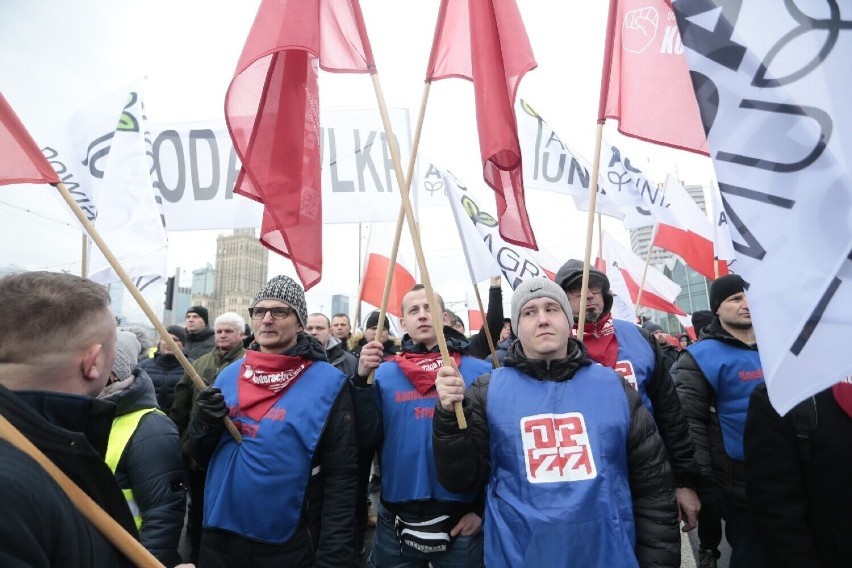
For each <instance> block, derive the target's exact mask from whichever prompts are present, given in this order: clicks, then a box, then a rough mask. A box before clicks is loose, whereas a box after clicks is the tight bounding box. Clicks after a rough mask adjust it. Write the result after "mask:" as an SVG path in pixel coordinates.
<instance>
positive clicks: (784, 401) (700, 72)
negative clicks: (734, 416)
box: [674, 0, 852, 414]
mask: <svg viewBox="0 0 852 568" xmlns="http://www.w3.org/2000/svg"><path fill="white" fill-rule="evenodd" d="M830 4H831V5H833V6H835V10H834V11H831V10H830V7H829V3H826V2H824V1H821V0H820V1H817V0H799V1H797V2H784V1H782V0H774V1H771V2H743V3H741V4H740V3H730V2H722V1H720V0H677V1H676V2H675V4H674V9H675V12H676V16H677V19H678V25H679V26H680V31H681V32H682V33H681V37H682V38H683V44H684V47H685V49H686V57H687V62H688V63H689V67H690V70H691V72H692V73H693V74H694V76H695V77H700V78H701V82H700V84H698V83H695V81H694V84H696V85H697V86H700V88H698V89H697V90H696V98H697V100H698V105H699V108H700V110H701V117H702V119H703V120H704V122H705V129H706V130H707V142H708V145H709V147H710V150H711V157H712V158H713V163H714V166H715V170H716V177H717V179H718V181H719V189H720V191H721V194H722V201H723V205H724V208H725V212H726V214H727V218H728V221H729V222H730V223H731V226H732V227H733V229H735V231H732V235H731V236H732V237H733V238H734V248H735V249H736V251H737V272H738V273H739V274H740V275H742V277H743V278H744V280H745V281H746V282H748V283H749V287H748V300H749V308H750V310H751V314H752V319H753V322H754V328H755V333H756V335H757V342H758V345H759V346H760V359H761V363H762V365H763V373H764V378H765V380H766V384H767V388H768V389H769V398H770V400H771V401H772V404H773V406H775V408H776V409H777V410H778V411H779V412H780V413H782V414H783V413H786V412H787V411H788V410H790V409H791V408H792V407H793V406H794V405H796V404H797V403H798V402H800V401H801V400H803V399H805V398H807V397H808V396H811V395H813V394H814V393H817V392H820V391H822V390H824V389H826V388H827V387H829V386H831V385H832V384H834V383H836V382H838V381H840V380H841V379H842V378H844V377H847V376H849V375H850V374H852V358H850V357H849V355H848V346H849V338H850V337H852V309H850V307H852V216H850V211H852V177H850V175H849V168H850V164H849V158H850V148H852V105H849V94H848V93H849V91H850V87H852V79H850V74H849V53H851V52H852V35H850V34H849V33H847V32H845V31H838V30H841V29H842V28H843V25H844V23H845V20H848V18H849V14H847V13H846V12H845V11H844V12H843V15H845V16H846V19H845V20H843V21H841V15H840V13H839V12H838V11H837V9H836V3H830ZM843 7H844V8H845V7H846V6H845V4H844V6H843ZM815 22H819V23H824V24H825V27H824V29H825V30H826V31H823V32H818V31H817V32H815V31H813V30H814V25H815ZM829 30H834V31H829ZM820 34H822V35H820ZM826 34H828V35H826ZM826 38H829V39H826Z"/></svg>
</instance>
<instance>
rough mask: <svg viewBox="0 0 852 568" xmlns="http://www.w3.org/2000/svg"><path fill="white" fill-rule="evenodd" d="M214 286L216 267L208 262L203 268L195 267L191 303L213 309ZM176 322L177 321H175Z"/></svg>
mask: <svg viewBox="0 0 852 568" xmlns="http://www.w3.org/2000/svg"><path fill="white" fill-rule="evenodd" d="M215 287H216V269H215V268H213V265H211V264H210V263H209V262H208V263H207V266H205V267H204V268H196V269H195V270H193V271H192V287H191V288H190V291H191V303H192V305H193V306H204V307H205V308H207V309H208V310H210V311H213V310H214V308H215V306H214V303H215V301H216V300H215V297H214V295H213V292H214V290H215ZM175 323H177V322H175Z"/></svg>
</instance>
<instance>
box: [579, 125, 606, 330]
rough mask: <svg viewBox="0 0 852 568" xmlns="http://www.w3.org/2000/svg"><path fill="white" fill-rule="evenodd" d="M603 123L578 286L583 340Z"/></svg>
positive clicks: (597, 136) (598, 136) (597, 138)
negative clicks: (581, 282) (581, 281)
mask: <svg viewBox="0 0 852 568" xmlns="http://www.w3.org/2000/svg"><path fill="white" fill-rule="evenodd" d="M602 139H603V124H598V127H597V130H596V133H595V161H594V162H593V163H592V183H590V184H589V217H588V222H587V225H586V251H585V253H584V255H583V284H582V286H581V288H580V313H579V315H578V316H577V339H579V340H580V341H583V330H584V329H585V325H586V296H587V295H588V293H589V263H590V261H591V256H592V239H593V238H594V228H595V209H597V204H598V174H599V173H600V166H601V140H602Z"/></svg>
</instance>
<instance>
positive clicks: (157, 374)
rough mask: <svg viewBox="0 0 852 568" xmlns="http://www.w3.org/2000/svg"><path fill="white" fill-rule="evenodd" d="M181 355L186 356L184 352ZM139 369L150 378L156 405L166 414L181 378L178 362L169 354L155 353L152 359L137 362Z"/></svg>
mask: <svg viewBox="0 0 852 568" xmlns="http://www.w3.org/2000/svg"><path fill="white" fill-rule="evenodd" d="M183 354H184V355H186V351H184V352H183ZM187 359H189V362H190V363H192V361H193V359H192V358H190V357H188V356H187ZM139 367H140V368H141V369H144V370H145V372H146V373H148V376H149V377H151V382H152V383H153V384H154V393H155V394H156V396H157V405H158V406H159V407H160V410H162V411H163V412H165V413H166V414H168V413H169V411H170V410H171V409H172V404H173V403H174V400H175V386H176V385H177V383H178V381H179V380H180V378H181V377H182V376H183V367H182V366H181V364H180V361H178V359H177V357H175V356H174V355H173V354H171V353H160V352H159V351H157V353H156V355H155V356H154V357H153V358H148V359H142V360H141V361H139Z"/></svg>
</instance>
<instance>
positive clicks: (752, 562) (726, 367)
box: [672, 274, 767, 568]
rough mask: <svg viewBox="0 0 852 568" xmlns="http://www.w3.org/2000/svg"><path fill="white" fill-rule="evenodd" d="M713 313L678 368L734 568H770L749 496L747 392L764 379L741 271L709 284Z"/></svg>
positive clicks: (686, 410) (699, 458)
mask: <svg viewBox="0 0 852 568" xmlns="http://www.w3.org/2000/svg"><path fill="white" fill-rule="evenodd" d="M710 310H711V311H712V312H713V313H714V314H715V317H714V318H713V320H712V321H711V322H710V323H709V324H707V326H706V327H705V328H704V330H703V333H702V334H701V341H699V342H698V343H694V344H693V345H690V346H689V347H687V348H686V350H684V351H683V352H681V354H680V357H679V358H678V360H677V366H676V368H675V369H674V370H673V371H672V373H673V375H674V380H675V384H676V386H677V392H678V394H679V395H680V399H681V401H682V403H683V409H684V413H685V414H686V418H687V420H689V427H690V430H691V431H692V439H693V440H694V441H695V448H696V452H695V457H696V460H697V461H698V465H699V466H700V467H701V473H702V477H703V478H704V479H705V480H706V482H705V483H706V485H709V486H711V487H712V486H715V488H717V489H719V490H720V491H721V497H722V510H723V511H722V512H723V515H722V516H723V517H724V518H725V537H726V538H727V539H728V543H730V545H731V567H732V568H738V567H740V566H749V567H755V568H760V567H761V566H766V565H767V564H766V561H765V558H764V554H763V549H762V548H761V545H760V540H759V537H758V534H757V530H756V529H755V526H754V523H753V522H752V517H751V514H750V513H749V511H748V508H747V503H746V499H745V474H744V452H743V432H744V431H745V423H746V413H747V410H748V404H749V397H750V396H751V392H752V391H753V390H754V388H755V387H756V386H758V385H760V384H763V367H762V366H761V363H760V357H759V355H758V352H757V342H756V339H755V336H754V328H753V327H752V322H751V314H750V312H749V309H748V300H747V299H746V294H745V282H744V281H743V279H742V277H740V276H738V275H736V274H729V275H727V276H723V277H721V278H718V279H716V280H715V281H714V282H713V284H712V285H711V286H710Z"/></svg>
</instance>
